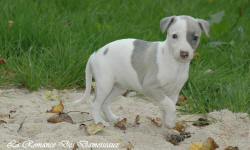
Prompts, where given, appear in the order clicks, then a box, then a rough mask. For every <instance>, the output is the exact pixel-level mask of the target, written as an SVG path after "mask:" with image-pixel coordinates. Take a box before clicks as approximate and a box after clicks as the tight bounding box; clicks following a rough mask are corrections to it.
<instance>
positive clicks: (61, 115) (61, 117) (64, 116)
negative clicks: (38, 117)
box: [47, 113, 73, 124]
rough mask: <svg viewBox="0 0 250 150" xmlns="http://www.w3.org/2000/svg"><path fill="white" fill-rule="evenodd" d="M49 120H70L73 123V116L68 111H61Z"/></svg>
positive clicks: (56, 121) (54, 121)
mask: <svg viewBox="0 0 250 150" xmlns="http://www.w3.org/2000/svg"><path fill="white" fill-rule="evenodd" d="M47 121H48V122H50V123H59V122H69V123H72V124H73V120H72V118H71V117H70V116H69V115H68V114H66V113H59V114H56V115H54V116H51V117H50V118H49V119H48V120H47Z"/></svg>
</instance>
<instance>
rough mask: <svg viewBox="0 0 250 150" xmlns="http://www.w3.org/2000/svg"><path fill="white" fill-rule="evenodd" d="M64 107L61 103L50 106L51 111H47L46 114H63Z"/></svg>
mask: <svg viewBox="0 0 250 150" xmlns="http://www.w3.org/2000/svg"><path fill="white" fill-rule="evenodd" d="M63 109H64V106H63V104H62V101H60V103H59V104H58V105H55V106H52V108H51V110H47V113H61V112H63Z"/></svg>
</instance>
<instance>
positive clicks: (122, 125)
mask: <svg viewBox="0 0 250 150" xmlns="http://www.w3.org/2000/svg"><path fill="white" fill-rule="evenodd" d="M126 122H127V118H124V119H122V120H121V121H118V122H116V123H115V125H114V127H118V128H120V129H121V130H126V129H127V128H126Z"/></svg>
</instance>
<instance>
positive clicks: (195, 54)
mask: <svg viewBox="0 0 250 150" xmlns="http://www.w3.org/2000/svg"><path fill="white" fill-rule="evenodd" d="M198 58H200V54H199V53H198V52H195V53H194V56H193V59H194V60H197V59H198Z"/></svg>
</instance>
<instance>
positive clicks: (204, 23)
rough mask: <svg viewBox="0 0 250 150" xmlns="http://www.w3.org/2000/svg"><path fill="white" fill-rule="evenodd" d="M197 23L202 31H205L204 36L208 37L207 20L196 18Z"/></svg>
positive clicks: (208, 25)
mask: <svg viewBox="0 0 250 150" xmlns="http://www.w3.org/2000/svg"><path fill="white" fill-rule="evenodd" d="M197 21H198V24H199V26H200V28H201V30H202V31H203V32H205V34H206V36H207V37H209V30H210V24H209V22H208V21H206V20H203V19H199V18H198V19H197Z"/></svg>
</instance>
